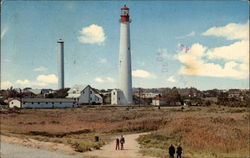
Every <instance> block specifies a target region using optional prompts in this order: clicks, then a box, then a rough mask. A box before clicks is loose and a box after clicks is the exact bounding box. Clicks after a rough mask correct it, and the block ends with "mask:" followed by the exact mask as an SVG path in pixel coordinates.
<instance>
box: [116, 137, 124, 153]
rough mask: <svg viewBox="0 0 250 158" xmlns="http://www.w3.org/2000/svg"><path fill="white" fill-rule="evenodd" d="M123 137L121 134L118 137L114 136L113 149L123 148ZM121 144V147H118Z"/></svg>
mask: <svg viewBox="0 0 250 158" xmlns="http://www.w3.org/2000/svg"><path fill="white" fill-rule="evenodd" d="M124 143H125V138H124V137H123V135H121V137H120V138H116V145H115V150H123V149H124ZM120 144H121V148H120Z"/></svg>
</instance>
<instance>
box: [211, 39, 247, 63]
mask: <svg viewBox="0 0 250 158" xmlns="http://www.w3.org/2000/svg"><path fill="white" fill-rule="evenodd" d="M207 55H208V57H209V58H210V59H226V60H236V61H240V62H249V41H247V40H242V41H238V42H235V43H233V44H231V45H228V46H222V47H217V48H213V49H211V50H209V51H208V52H207Z"/></svg>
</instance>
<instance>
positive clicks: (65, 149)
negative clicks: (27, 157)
mask: <svg viewBox="0 0 250 158" xmlns="http://www.w3.org/2000/svg"><path fill="white" fill-rule="evenodd" d="M0 138H1V142H5V143H6V144H17V145H22V146H26V147H31V148H40V149H46V150H50V151H57V152H62V153H66V154H77V152H75V150H74V149H73V148H72V147H71V146H70V145H66V144H61V143H53V142H44V141H38V140H35V139H29V138H28V139H24V138H18V137H10V136H4V135H0Z"/></svg>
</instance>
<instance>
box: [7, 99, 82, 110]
mask: <svg viewBox="0 0 250 158" xmlns="http://www.w3.org/2000/svg"><path fill="white" fill-rule="evenodd" d="M9 107H10V108H14V107H17V108H38V109H43V108H74V107H78V104H77V102H76V101H75V100H74V99H65V98H23V99H21V100H19V99H13V100H11V101H10V102H9Z"/></svg>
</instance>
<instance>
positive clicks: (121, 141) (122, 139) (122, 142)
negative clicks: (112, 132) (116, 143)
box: [120, 135, 125, 150]
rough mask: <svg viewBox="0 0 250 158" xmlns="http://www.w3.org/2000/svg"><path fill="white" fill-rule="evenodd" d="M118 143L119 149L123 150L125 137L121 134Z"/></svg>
mask: <svg viewBox="0 0 250 158" xmlns="http://www.w3.org/2000/svg"><path fill="white" fill-rule="evenodd" d="M120 143H121V150H123V149H124V147H123V144H124V143H125V138H124V137H123V135H121V139H120Z"/></svg>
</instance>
